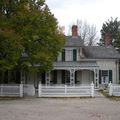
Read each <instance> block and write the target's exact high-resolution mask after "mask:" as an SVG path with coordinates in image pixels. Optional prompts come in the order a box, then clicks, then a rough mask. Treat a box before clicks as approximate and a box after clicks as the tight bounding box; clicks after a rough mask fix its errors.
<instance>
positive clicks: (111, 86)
mask: <svg viewBox="0 0 120 120" xmlns="http://www.w3.org/2000/svg"><path fill="white" fill-rule="evenodd" d="M108 89H109V96H112V95H113V85H112V83H111V81H110V83H109V88H108Z"/></svg>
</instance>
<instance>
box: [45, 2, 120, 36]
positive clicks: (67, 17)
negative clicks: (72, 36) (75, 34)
mask: <svg viewBox="0 0 120 120" xmlns="http://www.w3.org/2000/svg"><path fill="white" fill-rule="evenodd" d="M46 3H47V5H48V6H49V8H50V10H51V12H52V13H53V14H54V15H55V17H56V18H57V20H58V22H59V25H60V26H65V34H66V35H67V34H68V31H69V25H71V24H75V23H76V21H77V20H82V21H87V23H88V24H90V25H96V28H97V31H98V35H100V32H99V31H100V30H101V28H102V24H103V23H104V22H105V21H107V20H108V19H110V18H111V17H113V18H116V17H118V20H120V0H46Z"/></svg>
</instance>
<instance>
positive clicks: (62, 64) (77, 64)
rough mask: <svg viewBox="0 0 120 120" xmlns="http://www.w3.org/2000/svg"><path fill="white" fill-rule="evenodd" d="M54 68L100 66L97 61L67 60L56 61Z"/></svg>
mask: <svg viewBox="0 0 120 120" xmlns="http://www.w3.org/2000/svg"><path fill="white" fill-rule="evenodd" d="M53 67H54V68H65V67H66V68H69V67H72V68H78V67H79V68H96V67H99V66H98V65H97V63H96V62H95V61H89V62H88V61H81V62H72V61H66V62H54V64H53Z"/></svg>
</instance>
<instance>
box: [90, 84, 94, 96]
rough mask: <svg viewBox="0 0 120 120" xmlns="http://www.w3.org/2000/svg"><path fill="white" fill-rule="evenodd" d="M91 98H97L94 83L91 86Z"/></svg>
mask: <svg viewBox="0 0 120 120" xmlns="http://www.w3.org/2000/svg"><path fill="white" fill-rule="evenodd" d="M90 87H91V97H94V96H95V91H94V83H93V82H92V83H91V85H90Z"/></svg>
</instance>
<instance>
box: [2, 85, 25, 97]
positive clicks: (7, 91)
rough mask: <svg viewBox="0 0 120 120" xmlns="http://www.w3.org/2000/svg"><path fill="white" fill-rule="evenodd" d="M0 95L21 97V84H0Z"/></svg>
mask: <svg viewBox="0 0 120 120" xmlns="http://www.w3.org/2000/svg"><path fill="white" fill-rule="evenodd" d="M0 96H3V97H4V96H10V97H12V96H15V97H18V96H19V97H23V84H10V85H8V84H0Z"/></svg>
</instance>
